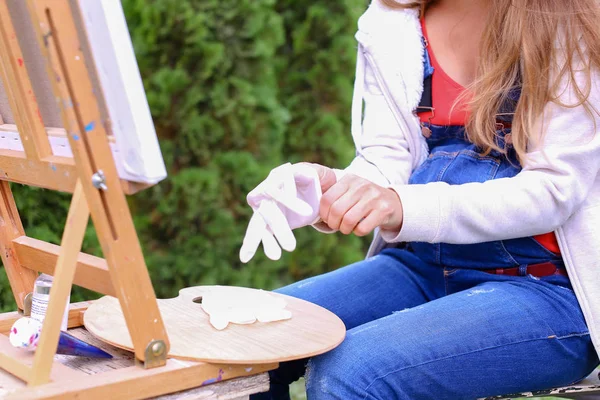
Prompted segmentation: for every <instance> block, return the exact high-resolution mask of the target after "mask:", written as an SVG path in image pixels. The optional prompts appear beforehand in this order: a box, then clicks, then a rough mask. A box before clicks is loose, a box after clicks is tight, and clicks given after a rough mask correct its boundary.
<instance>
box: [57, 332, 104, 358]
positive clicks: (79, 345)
mask: <svg viewBox="0 0 600 400" xmlns="http://www.w3.org/2000/svg"><path fill="white" fill-rule="evenodd" d="M56 354H63V355H67V356H79V357H91V358H112V356H111V355H110V354H108V353H107V352H105V351H104V350H102V349H99V348H98V347H96V346H92V345H91V344H89V343H86V342H84V341H83V340H81V339H77V338H76V337H75V336H73V335H70V334H68V333H67V332H63V331H61V332H60V338H59V339H58V349H57V350H56Z"/></svg>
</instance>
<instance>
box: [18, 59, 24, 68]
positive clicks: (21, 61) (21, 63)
mask: <svg viewBox="0 0 600 400" xmlns="http://www.w3.org/2000/svg"><path fill="white" fill-rule="evenodd" d="M17 62H18V63H19V67H22V66H23V59H22V58H17Z"/></svg>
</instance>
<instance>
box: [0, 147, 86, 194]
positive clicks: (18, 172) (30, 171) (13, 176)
mask: <svg viewBox="0 0 600 400" xmlns="http://www.w3.org/2000/svg"><path fill="white" fill-rule="evenodd" d="M0 180H3V181H10V182H16V183H22V184H25V185H30V186H37V187H41V188H45V189H51V190H58V191H61V192H68V193H72V192H73V189H74V188H75V182H76V181H77V171H76V170H75V163H74V162H73V159H71V158H66V157H57V156H49V157H46V159H45V160H44V161H34V160H28V159H27V158H26V156H25V153H24V152H22V151H14V150H3V149H0Z"/></svg>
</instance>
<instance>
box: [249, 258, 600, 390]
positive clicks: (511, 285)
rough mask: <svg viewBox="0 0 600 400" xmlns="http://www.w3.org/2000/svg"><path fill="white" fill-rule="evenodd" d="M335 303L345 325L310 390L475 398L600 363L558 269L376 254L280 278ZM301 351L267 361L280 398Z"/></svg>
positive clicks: (296, 373) (314, 363)
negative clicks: (517, 269) (506, 268)
mask: <svg viewBox="0 0 600 400" xmlns="http://www.w3.org/2000/svg"><path fill="white" fill-rule="evenodd" d="M278 291H279V292H280V293H285V294H287V295H291V296H294V297H299V298H302V299H305V300H308V301H311V302H313V303H316V304H318V305H320V306H322V307H324V308H327V309H328V310H330V311H332V312H333V313H335V314H336V315H338V316H339V317H340V318H341V319H342V321H344V323H345V325H346V327H347V329H348V332H347V336H346V339H345V340H344V342H343V343H342V344H341V345H340V346H339V347H337V348H336V349H334V350H332V351H330V352H328V353H326V354H323V355H321V356H318V357H314V358H312V359H310V360H309V361H308V367H307V368H306V387H307V394H308V398H309V399H313V400H315V399H316V400H327V399H340V400H354V399H381V400H391V399H411V400H415V399H417V400H418V399H438V400H442V399H452V400H456V399H474V398H477V397H483V396H492V395H500V394H506V393H515V392H520V391H529V390H538V389H539V390H541V389H547V388H550V387H556V386H562V385H568V384H571V383H574V382H576V381H578V380H580V379H582V378H584V377H585V376H587V375H588V374H589V373H590V372H591V371H592V370H593V369H594V368H595V367H596V365H597V364H598V358H597V356H596V353H595V351H594V348H593V346H592V343H591V340H590V336H589V333H588V329H587V326H586V324H585V321H584V319H583V316H582V314H581V310H580V308H579V305H578V303H577V300H576V298H575V295H574V293H573V291H572V290H571V288H570V285H569V282H568V278H567V277H564V276H558V275H554V276H549V277H543V278H534V277H532V276H506V275H493V274H489V273H487V272H484V271H480V270H475V269H471V268H445V267H441V266H439V265H437V264H433V263H428V262H424V261H422V260H421V258H420V257H418V256H417V255H416V254H414V253H413V252H411V251H408V250H401V249H388V250H384V251H383V252H382V253H381V254H380V255H378V256H375V257H373V258H370V259H368V260H366V261H361V262H358V263H356V264H353V265H350V266H347V267H344V268H341V269H339V270H336V271H333V272H330V273H328V274H325V275H321V276H317V277H314V278H309V279H307V280H304V281H301V282H298V283H295V284H293V285H290V286H287V287H284V288H282V289H280V290H278ZM305 365H306V360H299V361H292V362H287V363H282V364H281V366H280V367H279V369H277V370H275V371H273V372H271V391H270V392H269V393H264V394H260V395H255V396H253V397H252V398H253V399H289V394H288V385H289V383H291V382H293V381H295V380H297V379H298V378H299V377H300V376H302V374H303V373H304V369H305Z"/></svg>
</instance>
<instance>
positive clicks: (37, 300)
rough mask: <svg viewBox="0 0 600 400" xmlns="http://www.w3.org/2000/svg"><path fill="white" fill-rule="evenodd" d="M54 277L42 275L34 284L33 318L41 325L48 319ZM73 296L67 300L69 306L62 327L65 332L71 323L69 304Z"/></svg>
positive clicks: (66, 307) (66, 306) (66, 308)
mask: <svg viewBox="0 0 600 400" xmlns="http://www.w3.org/2000/svg"><path fill="white" fill-rule="evenodd" d="M53 282H54V277H53V276H51V275H46V274H40V276H38V277H37V279H36V280H35V283H34V284H33V295H32V297H31V318H33V319H35V320H36V321H38V322H39V323H40V324H42V323H44V318H45V317H46V310H47V309H48V302H49V301H50V288H52V283H53ZM70 299H71V296H69V297H68V298H67V304H66V305H65V314H64V315H63V320H62V323H61V325H60V329H61V330H63V331H66V330H67V323H68V322H69V303H70Z"/></svg>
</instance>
